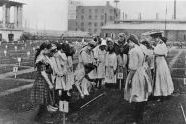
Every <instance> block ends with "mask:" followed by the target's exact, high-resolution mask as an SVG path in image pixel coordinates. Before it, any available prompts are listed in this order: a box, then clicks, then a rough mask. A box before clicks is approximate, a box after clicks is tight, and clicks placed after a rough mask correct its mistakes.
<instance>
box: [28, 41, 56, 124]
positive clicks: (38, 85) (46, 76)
mask: <svg viewBox="0 0 186 124" xmlns="http://www.w3.org/2000/svg"><path fill="white" fill-rule="evenodd" d="M51 50H52V45H51V44H49V43H43V44H41V46H40V48H39V49H38V50H37V52H36V55H35V67H36V69H37V70H36V78H35V82H34V85H33V87H32V90H31V102H32V104H33V105H34V106H35V107H36V108H38V112H37V115H36V116H35V120H36V121H39V119H40V118H41V116H42V115H43V113H44V112H45V110H46V108H47V106H48V105H53V104H54V101H53V97H52V95H51V93H50V89H53V84H52V81H51V74H52V69H51V65H50V62H49V57H48V56H51Z"/></svg>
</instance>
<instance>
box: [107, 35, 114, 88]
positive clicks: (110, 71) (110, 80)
mask: <svg viewBox="0 0 186 124" xmlns="http://www.w3.org/2000/svg"><path fill="white" fill-rule="evenodd" d="M107 45H108V52H107V54H106V61H105V68H106V70H105V83H106V84H107V85H109V84H114V85H116V69H117V56H116V53H115V52H114V42H113V40H112V39H111V38H108V39H107Z"/></svg>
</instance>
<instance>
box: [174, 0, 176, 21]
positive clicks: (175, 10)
mask: <svg viewBox="0 0 186 124" xmlns="http://www.w3.org/2000/svg"><path fill="white" fill-rule="evenodd" d="M174 20H176V0H174Z"/></svg>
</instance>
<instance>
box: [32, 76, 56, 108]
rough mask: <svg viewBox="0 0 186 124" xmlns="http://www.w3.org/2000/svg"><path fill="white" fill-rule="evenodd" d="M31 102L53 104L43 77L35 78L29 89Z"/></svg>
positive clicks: (34, 103)
mask: <svg viewBox="0 0 186 124" xmlns="http://www.w3.org/2000/svg"><path fill="white" fill-rule="evenodd" d="M31 102H32V104H33V105H49V104H50V105H53V104H54V100H53V95H52V93H51V91H50V89H49V86H48V84H47V82H46V81H45V79H44V78H43V77H38V78H36V80H35V82H34V85H33V87H32V89H31Z"/></svg>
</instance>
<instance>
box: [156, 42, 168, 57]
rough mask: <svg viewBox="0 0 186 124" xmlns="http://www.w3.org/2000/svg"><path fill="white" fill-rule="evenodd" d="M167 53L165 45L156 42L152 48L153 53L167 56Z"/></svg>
mask: <svg viewBox="0 0 186 124" xmlns="http://www.w3.org/2000/svg"><path fill="white" fill-rule="evenodd" d="M167 53H168V49H167V47H166V45H165V44H164V43H163V44H158V45H157V46H156V47H155V48H154V54H155V55H165V56H167Z"/></svg>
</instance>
